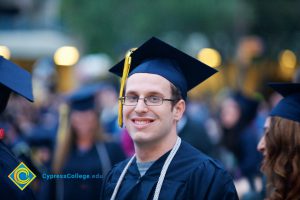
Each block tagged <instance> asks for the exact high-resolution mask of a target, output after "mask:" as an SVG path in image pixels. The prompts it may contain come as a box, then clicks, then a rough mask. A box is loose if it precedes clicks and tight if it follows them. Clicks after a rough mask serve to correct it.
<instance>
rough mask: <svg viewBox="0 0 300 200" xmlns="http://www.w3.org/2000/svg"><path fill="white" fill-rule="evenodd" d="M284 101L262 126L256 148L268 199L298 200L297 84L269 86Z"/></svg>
mask: <svg viewBox="0 0 300 200" xmlns="http://www.w3.org/2000/svg"><path fill="white" fill-rule="evenodd" d="M270 86H271V87H272V88H273V89H275V90H276V91H277V92H279V93H280V94H281V95H282V96H283V97H284V98H283V99H282V100H281V101H280V102H279V103H278V104H277V106H275V107H274V108H273V110H272V111H271V113H270V116H269V117H268V118H267V120H266V123H265V134H264V136H263V137H262V139H261V140H260V142H259V144H258V147H257V149H258V150H259V151H260V152H261V153H262V154H263V156H264V160H263V163H262V171H263V172H264V174H265V175H266V178H267V199H268V200H281V199H285V200H296V199H299V198H300V181H299V179H300V84H280V83H277V84H275V83H273V84H270Z"/></svg>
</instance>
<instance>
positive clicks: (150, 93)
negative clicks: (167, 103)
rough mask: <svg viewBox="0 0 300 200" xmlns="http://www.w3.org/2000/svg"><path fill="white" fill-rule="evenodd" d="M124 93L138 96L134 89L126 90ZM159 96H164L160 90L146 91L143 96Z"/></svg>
mask: <svg viewBox="0 0 300 200" xmlns="http://www.w3.org/2000/svg"><path fill="white" fill-rule="evenodd" d="M125 95H136V96H139V95H138V93H137V92H135V91H128V92H126V93H125ZM153 95H154V96H161V97H164V95H163V94H162V93H160V92H157V91H150V92H147V93H146V95H145V96H153Z"/></svg>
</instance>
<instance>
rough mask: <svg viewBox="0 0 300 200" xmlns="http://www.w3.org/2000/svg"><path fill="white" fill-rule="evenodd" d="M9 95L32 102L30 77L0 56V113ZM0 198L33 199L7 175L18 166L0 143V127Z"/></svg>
mask: <svg viewBox="0 0 300 200" xmlns="http://www.w3.org/2000/svg"><path fill="white" fill-rule="evenodd" d="M11 93H17V94H19V95H21V96H23V97H24V98H26V99H27V100H29V101H33V95H32V83H31V75H30V74H29V73H28V72H27V71H26V70H24V69H22V68H21V67H19V66H17V65H15V64H14V63H12V62H10V61H8V60H6V59H5V58H3V57H2V56H0V113H1V114H2V113H3V111H4V110H5V108H6V105H7V103H8V100H9V96H10V94H11ZM0 135H1V139H0V171H1V173H0V198H1V199H13V200H14V199H20V200H21V199H35V198H34V195H33V193H32V191H31V190H30V189H29V187H27V188H25V189H24V190H20V189H19V188H18V187H17V186H16V185H15V184H14V183H13V182H12V181H11V180H10V179H9V178H8V175H9V174H10V173H11V172H12V171H13V170H14V169H15V168H16V167H17V166H18V165H19V164H20V161H19V160H18V159H17V158H16V157H15V156H14V155H13V153H12V152H11V151H10V150H9V149H8V148H7V146H6V145H5V144H4V143H3V142H2V141H1V140H2V139H3V137H4V129H3V128H2V127H0Z"/></svg>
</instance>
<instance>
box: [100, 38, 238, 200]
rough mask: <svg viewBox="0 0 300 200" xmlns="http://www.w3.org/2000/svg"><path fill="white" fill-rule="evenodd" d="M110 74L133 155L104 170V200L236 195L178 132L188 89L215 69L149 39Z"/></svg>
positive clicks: (226, 180)
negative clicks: (117, 89)
mask: <svg viewBox="0 0 300 200" xmlns="http://www.w3.org/2000/svg"><path fill="white" fill-rule="evenodd" d="M123 66H124V68H123ZM110 72H112V73H114V74H116V75H118V76H121V77H122V79H121V89H120V104H119V105H120V110H119V111H120V115H119V125H120V126H122V124H123V118H124V124H125V127H126V128H127V130H128V132H129V134H130V136H131V138H132V140H133V142H134V147H135V152H136V154H135V155H134V156H133V157H132V158H130V159H128V160H126V161H124V162H121V163H120V164H118V165H116V166H115V167H114V168H113V169H112V170H111V171H110V172H109V173H108V175H107V176H106V178H105V182H104V184H103V188H102V199H105V200H106V199H111V200H114V199H122V200H123V199H131V200H135V199H138V200H143V199H197V200H201V199H206V200H209V199H238V197H237V193H236V190H235V187H234V184H233V181H232V178H231V177H230V175H229V174H228V173H227V172H226V171H225V170H224V169H223V167H222V166H221V165H220V164H219V163H217V162H216V161H214V160H213V159H211V158H209V157H208V156H206V155H205V154H203V153H201V152H200V151H198V150H196V149H195V148H193V147H192V146H191V145H189V144H188V143H186V142H184V141H183V140H181V139H180V138H179V137H178V136H177V130H176V125H177V123H178V121H179V120H180V118H181V117H182V114H183V113H184V111H185V100H186V98H187V92H188V91H189V90H190V89H192V88H193V87H195V86H196V85H198V84H199V83H201V82H202V81H204V80H205V79H207V78H208V77H210V76H211V75H213V74H214V73H215V72H216V70H214V69H212V68H210V67H208V66H206V65H205V64H203V63H201V62H199V61H198V60H196V59H194V58H192V57H190V56H188V55H187V54H185V53H183V52H181V51H179V50H178V49H176V48H174V47H172V46H170V45H168V44H166V43H164V42H163V41H161V40H159V39H157V38H154V37H153V38H151V39H150V40H148V41H146V42H145V43H144V44H143V45H142V46H140V47H139V48H138V49H136V50H133V49H132V50H130V51H129V52H128V53H127V55H126V57H125V59H124V60H122V61H121V62H120V63H118V64H117V65H115V66H114V67H112V68H111V69H110ZM125 84H126V86H125Z"/></svg>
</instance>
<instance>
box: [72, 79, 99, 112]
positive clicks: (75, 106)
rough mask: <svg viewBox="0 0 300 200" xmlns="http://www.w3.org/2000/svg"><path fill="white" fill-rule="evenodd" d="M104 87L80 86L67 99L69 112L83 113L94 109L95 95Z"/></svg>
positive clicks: (95, 85)
mask: <svg viewBox="0 0 300 200" xmlns="http://www.w3.org/2000/svg"><path fill="white" fill-rule="evenodd" d="M103 87H104V86H103V85H102V84H100V83H97V84H90V85H85V86H82V87H81V88H79V89H77V90H75V91H74V92H73V93H72V94H71V95H70V96H69V97H68V101H69V103H70V107H71V110H78V111H85V110H92V109H95V107H96V105H95V95H96V93H97V92H98V91H100V90H101V89H102V88H103Z"/></svg>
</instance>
